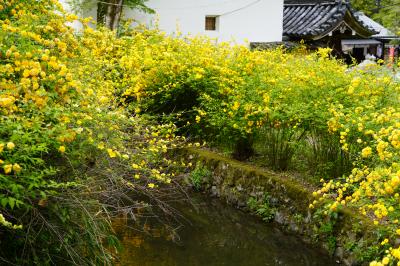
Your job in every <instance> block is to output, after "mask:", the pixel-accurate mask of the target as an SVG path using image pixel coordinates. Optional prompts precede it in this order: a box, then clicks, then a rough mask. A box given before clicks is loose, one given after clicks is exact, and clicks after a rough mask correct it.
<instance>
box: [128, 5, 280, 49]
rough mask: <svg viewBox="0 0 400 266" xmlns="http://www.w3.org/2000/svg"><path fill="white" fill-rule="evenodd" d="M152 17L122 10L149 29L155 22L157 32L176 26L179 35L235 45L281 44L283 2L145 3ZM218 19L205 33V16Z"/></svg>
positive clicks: (172, 31) (174, 30)
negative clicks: (248, 43) (205, 36)
mask: <svg viewBox="0 0 400 266" xmlns="http://www.w3.org/2000/svg"><path fill="white" fill-rule="evenodd" d="M147 5H148V6H149V7H151V8H152V9H154V10H155V11H156V13H157V14H156V15H149V14H143V13H141V12H139V11H136V10H125V17H129V18H134V19H136V20H137V21H139V22H141V23H145V24H147V25H149V26H154V25H155V20H158V24H159V28H160V29H161V30H163V31H165V32H167V33H169V34H172V33H174V32H176V29H177V25H178V26H179V29H180V31H181V32H182V33H183V34H191V35H197V34H205V35H208V36H210V37H214V38H217V40H218V41H219V42H221V41H232V40H234V41H235V42H236V43H238V44H243V43H245V42H246V40H248V41H249V42H274V41H281V40H282V31H283V29H282V27H283V0H149V1H148V2H147ZM207 15H215V16H219V17H218V22H219V26H218V29H217V30H216V31H206V30H205V16H207Z"/></svg>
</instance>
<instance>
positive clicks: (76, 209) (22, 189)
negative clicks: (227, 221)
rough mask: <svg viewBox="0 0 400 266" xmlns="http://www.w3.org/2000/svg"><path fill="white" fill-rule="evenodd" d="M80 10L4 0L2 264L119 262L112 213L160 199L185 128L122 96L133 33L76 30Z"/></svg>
mask: <svg viewBox="0 0 400 266" xmlns="http://www.w3.org/2000/svg"><path fill="white" fill-rule="evenodd" d="M75 19H77V18H76V17H75V16H73V15H68V14H64V13H63V11H62V9H61V8H60V6H59V4H58V1H56V0H43V1H36V0H24V1H14V0H11V1H0V27H1V30H0V169H1V170H0V180H1V181H0V224H1V227H0V260H1V261H2V263H6V264H8V263H9V264H11V263H16V264H18V265H21V264H33V263H35V264H38V265H46V264H54V265H59V264H77V265H88V264H93V265H99V264H109V263H111V262H112V252H113V251H114V247H116V246H117V241H116V239H115V238H114V237H113V233H112V229H111V222H110V219H111V217H112V216H114V215H117V214H118V213H120V212H121V211H123V212H124V213H126V214H131V215H137V211H136V210H138V209H140V208H144V207H146V206H148V205H149V204H155V205H157V204H159V202H160V201H161V199H162V196H161V195H158V194H157V192H155V191H156V190H155V188H156V187H157V186H158V184H164V183H170V182H171V178H172V175H173V173H172V172H171V171H170V165H172V162H170V161H168V160H167V159H166V157H165V156H163V153H165V152H166V151H167V149H168V148H170V147H171V145H175V144H174V142H175V138H174V130H175V129H174V126H169V125H156V124H154V123H151V122H149V121H148V120H146V119H144V118H143V117H140V116H138V115H135V114H134V113H133V114H132V113H128V112H127V111H126V110H125V109H124V108H121V107H120V106H119V105H118V101H116V99H115V97H114V93H115V87H116V86H115V84H114V81H115V80H116V78H115V76H119V75H120V74H119V72H118V71H116V69H115V70H114V64H115V62H113V58H114V57H115V58H119V57H120V55H121V54H122V53H125V50H124V49H123V48H124V42H127V40H123V39H120V40H119V39H116V38H115V36H114V34H113V33H111V32H107V31H104V32H101V31H93V30H91V29H90V28H86V27H85V31H84V32H82V34H81V35H80V36H79V37H76V36H75V35H74V34H73V30H72V29H71V28H69V27H68V26H66V24H67V22H70V21H73V20H75ZM82 23H87V21H85V20H83V21H82ZM164 166H165V167H164ZM127 193H132V195H133V196H132V197H128V196H127ZM164 194H165V193H164ZM165 195H166V194H165ZM160 204H161V203H160ZM163 208H164V209H165V207H163ZM141 212H143V210H142V211H141ZM108 245H109V246H110V247H109V248H107V246H108Z"/></svg>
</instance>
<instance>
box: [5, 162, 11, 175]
mask: <svg viewBox="0 0 400 266" xmlns="http://www.w3.org/2000/svg"><path fill="white" fill-rule="evenodd" d="M12 167H13V166H12V164H6V165H4V167H3V169H4V173H5V174H6V175H7V174H9V173H11V171H12Z"/></svg>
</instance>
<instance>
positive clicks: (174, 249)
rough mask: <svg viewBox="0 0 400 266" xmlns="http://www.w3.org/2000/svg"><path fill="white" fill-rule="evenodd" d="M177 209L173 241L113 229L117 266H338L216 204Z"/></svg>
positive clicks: (200, 200)
mask: <svg viewBox="0 0 400 266" xmlns="http://www.w3.org/2000/svg"><path fill="white" fill-rule="evenodd" d="M193 200H194V202H195V204H196V206H198V207H197V208H198V210H197V211H196V210H195V209H194V208H193V206H191V205H189V204H182V205H180V206H176V208H177V209H178V210H179V211H180V212H181V213H182V214H183V215H184V216H185V217H186V218H187V219H188V221H187V222H184V226H183V227H182V228H181V229H180V230H179V232H178V233H179V237H180V239H179V241H177V243H175V242H172V241H171V240H170V238H169V237H168V236H167V237H165V236H163V233H162V231H163V230H158V229H149V230H153V232H152V235H153V236H152V237H150V236H146V235H145V234H142V233H139V232H137V231H134V230H133V229H124V230H122V231H121V230H117V231H118V232H119V231H121V232H119V237H120V239H121V240H122V243H123V246H124V250H123V252H122V254H121V257H120V258H121V261H120V264H119V265H121V266H125V265H127V266H139V265H140V266H203V265H204V266H214V265H215V266H219V265H227V266H228V265H229V266H258V265H260V266H261V265H287V266H302V265H305V266H308V265H310V266H311V265H315V266H330V265H332V266H333V265H337V264H336V263H335V262H334V261H333V259H332V258H330V257H329V256H328V255H327V254H325V253H323V252H322V251H320V250H317V249H315V248H311V247H310V246H309V245H307V244H304V243H303V242H301V241H300V240H299V239H298V238H296V237H295V236H292V235H288V234H284V233H282V232H281V231H279V230H278V229H277V228H276V227H274V226H273V225H269V224H266V223H264V222H263V221H261V220H260V219H257V218H256V217H252V216H250V215H249V214H247V213H245V212H242V211H240V210H237V209H235V208H232V207H230V206H227V205H225V204H223V203H221V202H220V201H219V200H217V199H208V198H206V197H204V196H199V195H196V196H195V197H194V199H193Z"/></svg>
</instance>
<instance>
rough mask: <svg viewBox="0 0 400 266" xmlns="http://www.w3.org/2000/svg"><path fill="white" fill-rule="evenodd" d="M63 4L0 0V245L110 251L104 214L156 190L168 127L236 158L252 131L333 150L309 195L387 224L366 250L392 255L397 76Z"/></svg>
mask: <svg viewBox="0 0 400 266" xmlns="http://www.w3.org/2000/svg"><path fill="white" fill-rule="evenodd" d="M76 19H77V17H75V16H72V15H68V14H65V13H64V12H63V11H62V9H61V8H60V7H59V5H58V4H57V1H56V0H42V1H35V0H23V1H14V0H11V1H4V0H3V1H1V0H0V26H1V29H2V30H1V31H0V123H1V127H0V168H1V171H0V178H1V182H0V224H1V227H0V237H1V239H2V241H1V242H0V245H2V248H1V251H0V257H1V258H2V259H3V260H8V259H11V260H14V259H15V258H18V261H15V262H16V263H20V264H23V263H30V262H32V261H33V262H35V263H38V264H57V262H60V261H64V260H68V261H70V262H74V263H77V264H107V263H110V262H111V255H110V254H111V252H109V251H108V250H107V249H105V248H104V245H103V243H104V242H108V243H109V244H111V245H112V246H116V242H115V239H114V238H113V237H112V234H111V228H110V220H109V218H108V217H109V216H108V215H109V214H115V213H117V211H119V210H120V209H119V207H118V206H124V211H126V212H127V213H131V214H133V215H134V214H135V213H136V212H135V209H136V208H142V207H143V206H147V205H148V203H149V202H150V203H154V202H156V203H160V199H159V197H157V194H156V193H157V190H155V188H159V189H162V184H165V183H170V182H172V180H173V176H174V172H173V171H172V169H171V167H173V166H174V165H176V163H174V162H173V161H171V160H169V159H168V158H167V156H166V155H165V153H166V152H167V151H168V149H170V148H174V147H176V145H177V142H178V141H179V138H178V137H176V136H175V134H176V130H177V127H178V130H179V132H180V133H181V134H185V133H187V134H190V136H191V137H193V138H197V139H203V140H213V141H214V143H222V142H225V143H232V146H234V147H235V148H236V154H237V157H240V158H246V157H248V156H250V155H251V154H252V152H253V149H257V148H258V147H257V145H253V144H257V142H260V140H262V141H264V143H265V145H264V146H263V149H262V150H261V151H262V152H264V153H265V154H266V156H267V158H268V160H269V161H270V162H271V165H272V166H274V167H275V168H278V169H286V168H287V167H288V164H289V162H290V160H291V158H292V156H293V155H294V154H295V153H299V152H304V151H309V153H311V155H312V158H314V161H315V162H316V163H325V162H327V163H331V164H332V167H331V168H332V169H333V170H337V169H340V170H337V171H335V172H334V173H333V174H332V175H331V176H324V178H323V179H322V182H323V184H322V187H321V189H320V190H318V191H316V192H315V193H314V194H315V196H316V200H315V201H314V202H313V203H312V204H311V205H310V208H320V209H322V210H326V211H325V214H326V215H330V212H334V211H337V210H338V209H340V208H341V207H342V206H348V207H350V208H354V209H357V210H359V211H360V213H361V214H363V215H365V216H367V217H368V218H370V219H371V220H372V221H373V222H374V223H375V224H377V225H380V226H382V227H383V228H384V229H385V230H381V231H380V236H379V237H380V238H382V239H381V241H382V242H381V243H376V245H375V246H374V248H376V250H377V251H376V252H375V253H373V254H372V257H371V256H370V257H369V258H366V259H371V260H372V259H379V262H378V261H374V262H373V263H372V264H375V265H379V264H383V265H386V264H388V263H395V262H397V261H399V260H400V255H399V254H400V251H399V248H398V246H396V241H395V239H396V238H397V235H398V234H399V231H400V229H399V227H398V220H399V216H400V207H399V206H398V198H399V193H400V192H399V186H400V166H399V164H398V161H399V152H398V149H399V147H400V144H399V143H400V139H399V138H400V137H399V136H400V121H399V118H400V111H399V110H398V107H397V106H398V104H399V99H400V98H399V89H400V86H399V84H398V83H396V82H395V81H394V80H393V79H392V78H391V77H390V76H389V75H387V74H385V73H384V71H382V69H377V70H376V71H375V70H370V71H357V70H352V71H350V70H349V69H348V68H347V67H346V66H345V65H343V64H342V63H341V62H339V61H337V60H335V59H331V58H329V50H327V49H322V50H320V51H319V52H318V53H314V54H313V53H308V52H306V51H304V50H303V49H299V50H298V51H295V52H293V53H287V52H285V51H284V50H281V49H277V50H270V51H249V50H248V49H247V48H245V47H241V46H234V47H232V46H230V45H228V44H226V43H222V44H215V43H214V42H213V41H212V40H209V39H206V38H202V37H196V38H192V37H183V36H178V37H180V38H174V37H171V36H165V34H163V33H160V32H158V31H156V30H146V29H141V28H137V29H135V30H130V29H129V28H126V29H124V30H122V31H121V32H123V35H122V36H119V37H116V36H115V33H113V32H110V31H107V30H105V29H100V30H93V29H91V28H90V27H87V26H86V24H87V22H88V20H81V21H82V23H83V24H84V29H83V31H82V32H81V33H80V34H79V35H75V34H74V33H73V31H72V29H71V28H69V27H68V26H66V23H67V22H71V21H73V20H76ZM149 117H150V118H156V119H149ZM171 121H172V122H173V124H171V123H169V122H171ZM160 122H163V123H160ZM183 138H184V137H182V139H183ZM299 147H301V150H300V148H299ZM259 151H260V150H259ZM243 154H244V155H243ZM127 191H134V192H136V194H134V195H140V197H139V199H140V200H139V199H138V200H135V198H132V197H126V192H127ZM143 198H145V199H148V201H147V202H146V201H145V202H143ZM324 198H329V199H333V200H334V201H331V202H329V201H325V200H323V199H324ZM122 202H123V203H124V204H122ZM327 202H328V203H327ZM160 204H162V202H161V203H160ZM125 206H127V207H125ZM3 239H4V241H3ZM5 247H7V248H5ZM22 247H29V248H22ZM381 255H383V257H379V256H381ZM12 262H14V261H12Z"/></svg>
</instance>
